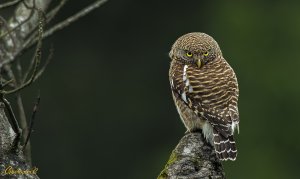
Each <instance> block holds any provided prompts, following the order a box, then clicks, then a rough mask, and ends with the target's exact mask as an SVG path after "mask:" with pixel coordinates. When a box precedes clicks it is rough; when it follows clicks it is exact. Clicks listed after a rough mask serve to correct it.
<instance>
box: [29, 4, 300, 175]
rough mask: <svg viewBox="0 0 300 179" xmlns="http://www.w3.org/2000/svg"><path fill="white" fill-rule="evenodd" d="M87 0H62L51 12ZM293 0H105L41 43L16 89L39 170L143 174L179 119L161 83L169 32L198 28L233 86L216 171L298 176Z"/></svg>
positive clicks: (174, 137)
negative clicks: (234, 115) (235, 119)
mask: <svg viewBox="0 0 300 179" xmlns="http://www.w3.org/2000/svg"><path fill="white" fill-rule="evenodd" d="M91 2H93V1H92V0H88V1H79V0H77V1H75V0H72V1H70V2H69V3H68V4H67V5H66V6H65V7H64V9H63V10H62V11H61V13H60V14H59V15H58V16H57V18H56V19H55V22H59V21H60V20H62V19H64V18H66V17H68V16H69V15H72V14H74V13H75V12H77V11H78V10H80V9H81V8H83V7H85V6H87V5H88V4H89V3H91ZM299 8H300V1H283V0H281V1H279V0H278V1H259V0H253V1H248V2H246V1H243V2H240V1H239V2H238V1H236V2H233V1H232V2H225V1H214V2H212V1H205V2H204V1H195V0H192V1H176V0H172V1H171V0H169V1H139V0H123V1H112V0H110V1H108V2H107V3H106V4H105V5H103V6H102V7H100V8H99V9H97V10H96V11H94V12H92V13H91V14H89V15H88V16H86V17H84V18H82V19H81V20H79V21H77V22H76V23H74V24H72V25H71V26H69V27H67V28H66V29H64V30H63V31H60V32H58V33H57V34H55V36H52V37H51V38H49V39H47V40H46V41H45V45H44V54H45V58H46V54H47V51H48V49H49V48H50V47H51V44H53V46H54V50H55V52H54V58H53V60H52V62H51V64H50V65H49V67H48V68H47V70H46V72H45V74H44V75H43V77H42V78H41V79H40V80H39V81H38V82H37V83H36V84H34V85H33V86H32V87H30V88H27V89H26V90H24V94H25V95H26V96H25V100H24V103H25V105H26V111H27V112H28V114H30V111H31V110H32V105H33V102H34V98H35V96H36V93H37V91H38V89H40V91H41V104H40V108H39V112H38V114H37V119H36V122H35V131H34V133H33V135H32V141H31V142H32V157H33V164H34V165H35V166H37V167H38V168H39V172H38V174H39V176H40V177H41V178H43V179H53V178H74V179H75V178H78V179H80V178H128V179H153V178H156V177H157V175H158V174H159V173H160V171H161V170H162V169H163V167H164V165H165V163H166V161H167V160H168V158H169V155H170V154H171V151H172V150H173V149H174V147H175V146H176V144H177V143H178V141H179V140H180V138H181V137H182V136H183V135H184V132H185V128H184V126H183V124H182V123H181V121H180V119H179V116H178V114H177V111H176V108H175V105H174V103H173V99H172V97H171V91H170V86H169V81H168V70H169V64H170V59H169V58H168V52H169V50H170V48H171V45H172V44H173V42H174V41H175V40H176V39H177V38H178V37H179V36H181V35H183V34H185V33H188V32H195V31H197V32H205V33H207V34H209V35H211V36H213V37H214V38H215V39H216V40H217V42H218V43H219V45H220V47H221V49H222V51H223V54H224V57H225V58H226V59H227V61H228V62H229V63H230V65H231V66H232V67H233V68H234V70H235V72H236V74H237V77H238V81H239V86H240V100H239V110H240V119H241V122H240V134H239V135H237V136H236V138H237V144H238V149H239V155H238V159H237V161H236V162H224V167H225V171H226V176H227V178H230V179H231V178H232V179H234V178H243V179H253V178H272V179H282V178H289V179H290V178H299V171H298V170H299V167H300V163H299V159H300V156H299V151H300V145H299V142H300V141H299V133H298V130H299V125H300V122H299V113H298V112H299V111H298V110H299V109H298V107H299V91H300V84H299V76H300V70H299V65H300V60H299V59H300V54H299V52H300V49H299V48H300V47H299V42H300V10H299Z"/></svg>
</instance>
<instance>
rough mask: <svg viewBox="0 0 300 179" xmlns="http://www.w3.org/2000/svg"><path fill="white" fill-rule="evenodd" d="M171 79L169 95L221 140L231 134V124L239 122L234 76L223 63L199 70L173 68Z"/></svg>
mask: <svg viewBox="0 0 300 179" xmlns="http://www.w3.org/2000/svg"><path fill="white" fill-rule="evenodd" d="M170 77H171V76H170ZM171 79H172V81H171V86H172V90H173V92H174V93H177V95H178V96H179V97H181V100H183V101H184V103H185V104H186V105H187V106H188V107H189V108H190V109H192V110H193V111H194V112H195V113H196V114H197V115H198V116H199V117H202V118H204V119H206V120H208V121H209V123H210V124H211V125H212V126H213V128H214V129H215V130H217V131H218V132H219V133H220V134H222V135H223V136H224V137H228V135H231V134H232V132H233V131H232V125H234V123H235V124H237V123H238V121H239V115H238V108H237V99H238V86H237V80H236V77H235V74H234V72H233V70H232V69H231V67H230V66H229V64H227V62H226V61H225V60H222V59H216V60H215V62H214V63H213V64H209V63H208V64H206V65H204V66H203V67H202V68H201V69H199V68H198V67H197V66H196V65H192V64H190V65H183V66H181V67H180V66H177V69H174V70H173V77H171Z"/></svg>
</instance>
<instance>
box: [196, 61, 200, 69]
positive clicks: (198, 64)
mask: <svg viewBox="0 0 300 179" xmlns="http://www.w3.org/2000/svg"><path fill="white" fill-rule="evenodd" d="M196 63H197V66H198V68H200V67H201V59H198V60H197V62H196Z"/></svg>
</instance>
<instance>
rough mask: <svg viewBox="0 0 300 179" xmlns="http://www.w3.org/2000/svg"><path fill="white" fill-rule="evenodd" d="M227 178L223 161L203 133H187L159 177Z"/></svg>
mask: <svg viewBox="0 0 300 179" xmlns="http://www.w3.org/2000/svg"><path fill="white" fill-rule="evenodd" d="M173 178H174V179H175V178H176V179H192V178H195V179H196V178H197V179H225V173H224V170H223V166H222V163H221V162H220V160H219V159H218V157H217V156H216V153H215V151H214V148H213V146H211V145H210V144H209V143H208V142H207V141H206V140H205V138H204V136H203V135H202V133H200V132H195V133H187V134H185V136H184V137H183V138H182V139H181V140H180V141H179V144H178V145H177V146H176V148H175V149H174V150H173V151H172V154H171V156H170V158H169V160H168V162H167V164H166V165H165V168H164V169H163V170H162V171H161V173H160V175H159V176H158V179H173Z"/></svg>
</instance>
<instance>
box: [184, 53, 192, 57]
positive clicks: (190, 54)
mask: <svg viewBox="0 0 300 179" xmlns="http://www.w3.org/2000/svg"><path fill="white" fill-rule="evenodd" d="M185 55H186V56H187V57H192V56H193V53H192V52H186V54H185Z"/></svg>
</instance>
